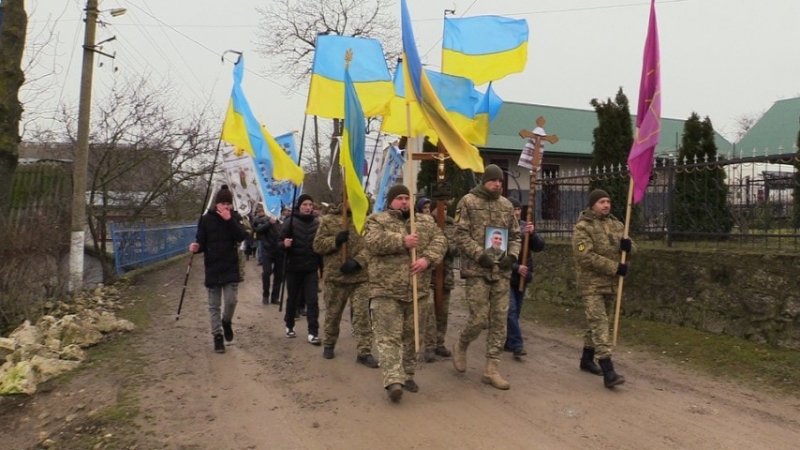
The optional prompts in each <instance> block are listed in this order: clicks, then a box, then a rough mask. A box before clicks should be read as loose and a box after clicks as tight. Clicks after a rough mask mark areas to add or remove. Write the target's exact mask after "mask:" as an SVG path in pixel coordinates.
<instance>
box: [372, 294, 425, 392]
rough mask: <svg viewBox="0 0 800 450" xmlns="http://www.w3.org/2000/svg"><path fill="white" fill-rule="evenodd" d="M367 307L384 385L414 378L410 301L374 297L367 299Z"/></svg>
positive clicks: (415, 352)
mask: <svg viewBox="0 0 800 450" xmlns="http://www.w3.org/2000/svg"><path fill="white" fill-rule="evenodd" d="M370 310H371V311H372V327H373V331H374V333H375V346H376V347H377V348H378V359H379V360H380V362H381V370H382V371H383V386H384V387H387V386H389V385H392V384H395V383H401V384H402V383H404V382H405V381H406V380H413V379H414V370H415V368H416V365H417V351H416V349H415V348H414V305H413V303H411V302H408V301H402V300H396V299H393V298H386V297H376V298H373V299H372V300H371V301H370Z"/></svg>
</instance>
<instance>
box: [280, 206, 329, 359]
mask: <svg viewBox="0 0 800 450" xmlns="http://www.w3.org/2000/svg"><path fill="white" fill-rule="evenodd" d="M318 227H319V219H318V218H317V216H316V215H315V214H314V200H313V199H312V198H311V196H310V195H308V194H302V195H300V196H299V197H297V207H296V208H295V210H294V211H293V212H292V215H291V216H290V217H289V218H288V219H286V220H285V221H284V222H283V232H282V236H281V239H279V240H278V247H279V248H281V249H283V250H285V251H286V266H285V273H286V275H285V278H284V282H285V283H286V290H287V299H286V314H285V315H284V321H285V322H286V337H290V338H293V337H295V336H296V333H295V331H294V325H295V312H296V310H297V305H298V304H300V303H302V304H305V307H306V320H307V322H308V342H309V343H311V344H313V345H320V344H322V340H320V338H319V273H318V270H319V268H320V265H321V261H322V258H321V257H320V255H319V254H317V253H316V252H314V237H315V236H316V234H317V228H318Z"/></svg>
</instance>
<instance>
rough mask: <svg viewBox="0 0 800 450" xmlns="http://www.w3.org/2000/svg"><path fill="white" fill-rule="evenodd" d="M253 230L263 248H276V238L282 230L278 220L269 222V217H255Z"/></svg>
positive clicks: (274, 249) (277, 238)
mask: <svg viewBox="0 0 800 450" xmlns="http://www.w3.org/2000/svg"><path fill="white" fill-rule="evenodd" d="M253 230H254V231H255V232H256V237H257V238H258V240H259V241H261V242H262V244H263V246H264V250H266V251H268V252H274V251H277V250H278V240H279V239H280V237H281V233H282V232H283V229H282V226H281V223H280V222H277V221H276V222H275V223H270V221H269V217H257V218H256V222H255V223H254V224H253Z"/></svg>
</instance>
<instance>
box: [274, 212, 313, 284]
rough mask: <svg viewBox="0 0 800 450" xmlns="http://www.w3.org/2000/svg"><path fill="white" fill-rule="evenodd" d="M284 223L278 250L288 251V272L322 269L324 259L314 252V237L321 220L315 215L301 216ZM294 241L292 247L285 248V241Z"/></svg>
mask: <svg viewBox="0 0 800 450" xmlns="http://www.w3.org/2000/svg"><path fill="white" fill-rule="evenodd" d="M292 216H293V217H289V218H287V219H286V220H284V221H283V233H281V238H280V239H278V248H279V249H281V250H285V251H286V268H285V270H286V272H311V271H314V270H318V269H320V267H321V266H322V257H321V256H320V255H319V254H317V253H316V252H315V251H314V236H316V235H317V228H319V219H318V218H317V217H316V216H315V215H314V214H300V213H299V212H297V211H295V212H294V213H292ZM286 238H289V239H292V246H291V247H289V248H286V247H284V245H283V240H284V239H286Z"/></svg>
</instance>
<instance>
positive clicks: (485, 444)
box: [135, 260, 800, 450]
mask: <svg viewBox="0 0 800 450" xmlns="http://www.w3.org/2000/svg"><path fill="white" fill-rule="evenodd" d="M184 269H185V266H182V265H181V264H180V263H178V264H175V265H171V266H169V267H167V268H165V269H164V270H160V271H157V272H154V273H152V274H150V275H148V276H147V277H146V278H144V279H142V280H141V282H142V283H146V285H147V287H146V289H158V290H160V291H163V294H160V295H162V296H163V300H164V301H163V304H162V305H160V306H158V307H157V308H155V309H154V310H153V311H152V314H153V320H152V325H151V328H150V331H149V333H147V336H146V338H143V339H139V340H137V341H139V343H138V347H137V350H138V351H140V352H142V353H143V354H144V355H145V359H146V360H147V364H146V368H145V382H144V383H140V384H141V388H140V391H139V392H137V395H138V399H139V408H140V409H141V410H142V414H141V416H140V417H139V419H138V421H139V423H140V425H141V429H140V433H139V435H140V439H141V440H140V441H139V444H138V445H137V446H136V447H135V448H138V449H142V448H169V449H212V448H216V449H264V450H266V449H270V450H273V449H274V450H281V449H348V450H357V449H443V448H464V449H495V448H497V449H520V448H526V449H527V448H531V449H533V448H535V449H553V450H557V449H631V450H644V449H653V450H659V449H742V450H745V449H746V450H751V449H787V450H789V449H796V448H798V445H800V444H798V443H799V442H800V397H784V398H776V397H773V396H770V395H768V394H763V393H759V392H754V391H751V390H748V389H745V388H742V387H740V386H736V385H733V384H729V383H725V382H718V381H714V380H712V379H710V378H709V377H707V376H705V375H697V374H693V373H686V372H683V371H680V370H679V369H676V368H675V367H674V366H670V365H666V364H662V363H660V362H658V361H655V359H654V358H652V357H651V356H650V355H648V354H644V353H638V352H634V351H630V350H629V349H626V348H625V347H624V346H621V347H620V348H618V349H617V355H618V356H617V357H616V358H615V359H616V365H617V368H618V371H619V372H620V373H622V374H624V375H625V377H626V379H627V380H628V381H627V383H626V384H624V385H622V386H621V387H618V388H616V389H613V390H609V389H605V388H603V386H602V379H601V378H600V377H596V376H593V375H589V374H587V373H583V372H580V371H579V370H578V369H577V364H578V361H577V359H578V357H579V353H580V339H579V338H578V334H579V333H578V332H576V333H572V334H565V333H563V332H560V331H553V330H548V329H543V328H537V327H535V326H534V324H532V323H524V324H523V335H524V336H525V337H526V347H527V349H528V353H529V356H527V357H526V359H525V360H524V361H521V362H518V361H514V360H513V359H512V357H511V355H510V354H508V353H506V354H505V356H504V359H503V361H502V362H501V366H500V372H501V374H502V375H503V376H504V377H505V378H506V379H507V380H508V381H509V382H510V383H511V389H510V390H509V391H500V390H497V389H494V388H492V387H490V386H488V385H485V384H483V383H481V381H480V378H481V374H482V369H483V364H484V358H483V351H484V341H483V339H480V340H478V341H477V342H476V343H474V344H473V345H472V346H471V347H470V349H469V354H468V355H469V359H468V361H469V362H468V370H467V372H466V373H465V374H459V373H457V372H456V371H455V370H454V369H453V366H452V362H451V361H450V360H449V359H448V360H442V361H437V362H434V363H427V364H426V363H420V364H419V366H418V371H417V375H416V377H415V378H416V381H417V382H418V383H419V385H420V391H419V392H418V393H408V392H406V393H405V395H404V397H403V399H402V401H401V402H400V403H399V404H393V403H390V402H389V401H388V399H387V396H386V393H385V391H384V390H383V388H382V387H381V374H380V370H379V369H369V368H366V367H364V366H361V365H358V364H356V363H355V358H356V353H355V347H354V345H355V344H354V341H353V339H352V337H351V336H350V325H349V323H344V324H343V326H342V330H343V333H342V334H343V335H342V336H341V338H340V341H339V344H338V345H337V348H336V358H335V359H333V360H326V359H323V358H322V356H321V354H322V348H321V347H316V346H312V345H310V344H309V343H307V342H306V341H305V339H303V338H302V337H303V336H304V335H305V331H306V330H305V322H304V321H301V322H300V323H299V324H298V326H297V331H298V338H297V339H287V338H286V337H285V335H284V327H283V323H282V320H281V314H280V313H278V307H277V306H263V305H262V304H261V301H260V282H259V274H260V272H259V270H260V267H257V266H256V263H255V262H254V261H252V260H251V261H250V262H249V263H248V267H247V270H248V274H247V281H246V282H245V283H243V284H241V285H240V290H239V306H238V309H237V312H236V319H235V321H234V330H235V332H236V336H235V339H234V341H233V342H232V343H230V344H229V345H228V346H227V352H226V353H225V354H222V355H220V354H215V353H214V352H213V349H212V342H211V337H210V335H209V331H208V328H209V327H208V318H207V316H208V315H207V312H206V309H205V307H204V305H205V299H206V293H205V290H204V288H203V287H202V263H200V264H198V265H197V267H195V271H194V273H193V274H192V279H191V281H190V286H189V289H188V292H187V296H186V300H185V303H184V309H183V313H182V315H181V319H180V320H179V321H177V322H176V321H175V316H174V311H175V306H176V300H177V298H178V297H179V295H180V289H181V285H182V281H183V271H184ZM139 289H141V287H140V288H139ZM453 298H454V299H457V298H460V292H456V293H454V297H453ZM454 303H455V305H454V306H453V308H452V311H451V324H452V328H451V332H450V333H449V336H448V343H452V337H453V336H455V332H456V330H458V329H459V328H460V326H461V324H463V323H464V321H465V319H466V311H465V309H464V308H462V307H461V306H460V305H459V302H458V301H455V302H454ZM531 307H533V308H534V309H535V305H532V304H528V305H526V308H531ZM323 314H324V313H323ZM156 446H157V447H156Z"/></svg>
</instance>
